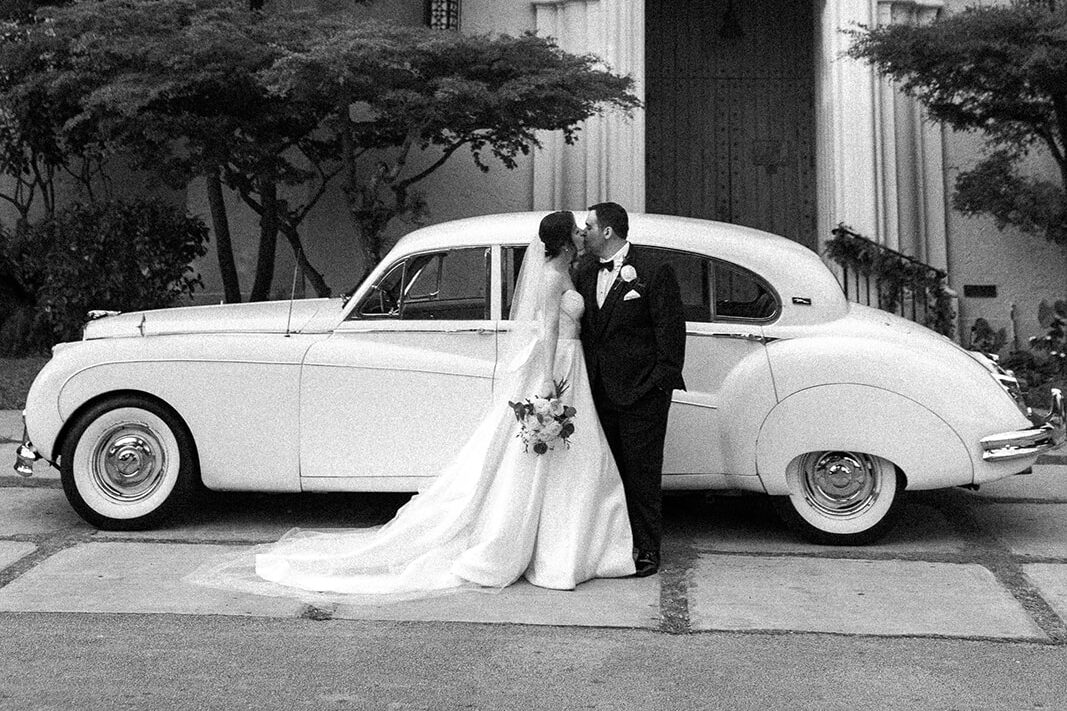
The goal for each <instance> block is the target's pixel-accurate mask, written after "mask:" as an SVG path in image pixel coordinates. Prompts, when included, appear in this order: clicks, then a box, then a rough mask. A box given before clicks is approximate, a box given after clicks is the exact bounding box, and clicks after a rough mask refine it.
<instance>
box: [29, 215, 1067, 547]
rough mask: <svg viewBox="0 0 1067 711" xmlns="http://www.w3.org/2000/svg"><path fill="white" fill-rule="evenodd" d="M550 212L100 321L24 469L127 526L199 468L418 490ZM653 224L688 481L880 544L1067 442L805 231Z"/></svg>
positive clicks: (285, 486)
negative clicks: (304, 286) (904, 505)
mask: <svg viewBox="0 0 1067 711" xmlns="http://www.w3.org/2000/svg"><path fill="white" fill-rule="evenodd" d="M543 214H544V213H522V214H510V215H494V216H486V217H477V218H472V219H466V220H458V221H455V222H449V223H446V224H440V225H435V226H432V227H426V228H423V229H420V230H417V231H415V232H412V233H411V234H409V235H407V236H406V237H404V238H403V239H401V240H400V241H399V243H398V244H397V245H396V247H395V248H394V249H393V250H392V251H391V252H390V253H389V254H388V256H387V257H386V258H385V259H384V260H383V261H382V263H381V264H380V265H378V267H377V268H376V269H375V270H374V271H373V273H372V274H370V276H369V277H368V278H367V279H366V281H365V282H364V283H363V284H362V285H360V286H359V287H358V288H357V289H356V290H355V292H354V293H353V294H352V297H351V298H350V299H343V298H333V299H308V300H299V301H294V302H288V301H281V302H272V303H253V304H239V305H223V306H200V307H188V308H175V309H166V310H159V311H147V312H138V313H126V314H121V315H110V316H107V317H105V318H100V319H98V320H94V321H91V322H89V323H88V325H87V326H86V328H85V333H84V338H83V340H81V341H78V342H76V343H64V344H60V345H57V346H56V347H55V348H54V350H53V357H52V359H51V361H50V362H49V363H48V364H47V365H46V366H45V368H44V369H43V370H42V371H41V373H40V375H39V376H38V377H37V379H36V380H35V381H34V383H33V386H32V388H31V390H30V393H29V397H28V400H27V405H26V410H25V413H24V415H25V421H26V428H27V436H26V438H25V443H24V445H23V446H22V447H21V448H20V450H19V451H20V455H19V456H20V460H19V462H18V463H17V465H16V469H19V470H20V471H21V472H22V473H26V472H27V471H30V472H32V466H30V465H31V463H32V460H33V459H35V458H37V457H41V458H44V459H46V460H48V461H49V462H51V463H52V464H53V465H55V466H57V467H58V468H59V470H60V472H61V475H62V481H63V489H64V491H65V492H66V495H67V497H68V499H69V501H70V503H71V505H72V506H73V507H74V509H75V510H76V511H77V512H78V513H79V514H80V515H81V516H82V517H83V518H85V519H86V520H87V521H89V522H90V523H92V524H94V525H95V526H98V527H100V528H106V529H136V528H144V527H149V526H154V525H156V524H158V523H159V522H160V521H161V520H162V519H163V518H164V517H165V516H167V515H169V514H172V513H174V512H175V511H178V510H181V509H182V508H183V506H184V505H185V504H186V503H187V501H188V499H189V497H190V496H191V495H192V494H193V492H194V490H195V488H196V486H197V485H198V483H202V484H203V485H204V486H205V487H207V488H208V489H216V490H240V491H274V492H298V491H314V492H328V491H415V490H417V489H418V488H420V487H422V486H423V485H424V484H425V483H426V482H427V481H428V480H429V478H431V477H433V476H434V475H435V473H436V472H437V471H438V469H439V467H441V465H442V464H443V463H445V462H447V461H448V460H449V459H450V458H451V457H452V456H453V454H454V453H455V452H456V451H457V450H458V448H459V447H460V445H461V444H462V443H463V442H464V440H465V439H466V437H467V436H468V434H469V433H470V432H471V431H472V429H473V426H474V424H475V423H476V422H477V420H478V419H479V418H481V417H482V416H483V415H484V414H485V408H486V407H487V405H488V403H489V402H490V400H491V396H492V392H493V386H494V373H495V370H496V368H497V362H496V354H497V339H498V334H499V333H501V331H502V330H505V329H507V328H508V326H509V322H508V321H507V319H506V314H508V312H509V311H508V307H509V297H510V295H511V289H512V288H513V282H514V276H515V274H516V273H517V270H518V265H519V263H520V261H521V258H522V254H523V250H524V248H525V245H526V244H528V243H529V241H530V239H531V238H532V237H533V236H534V235H536V233H537V226H538V223H539V221H540V219H541V217H542V216H543ZM630 224H631V228H630V239H631V240H632V241H633V242H634V243H636V244H638V245H642V247H643V250H642V253H643V254H644V255H645V256H646V258H647V257H649V256H651V255H653V254H654V255H656V256H657V257H658V258H660V259H662V260H666V261H669V262H670V263H671V264H673V266H674V270H675V273H676V274H677V276H678V281H679V283H680V286H681V291H682V299H683V303H684V306H685V310H686V320H687V323H686V331H687V334H688V339H687V343H686V359H685V371H684V377H685V381H686V384H687V385H688V388H689V389H688V390H687V391H684V392H683V391H675V393H674V398H673V406H672V407H671V411H670V425H669V430H668V435H667V445H666V453H665V461H664V475H663V487H664V488H665V489H705V490H734V491H738V490H740V491H745V492H759V493H764V494H769V495H771V496H774V497H779V498H778V499H777V501H778V504H779V506H778V509H779V510H780V511H781V512H782V513H783V514H784V517H785V519H786V520H787V522H788V523H789V524H790V525H792V526H793V527H794V528H796V529H797V530H798V531H799V532H800V533H801V534H802V535H804V536H806V537H807V538H809V539H810V540H814V541H817V542H822V543H831V544H856V543H866V542H869V541H872V540H874V539H876V538H878V537H879V536H881V535H882V534H884V533H885V531H886V530H888V528H889V527H890V525H891V524H892V522H893V520H894V518H895V515H896V514H897V513H898V512H899V509H900V503H901V493H902V490H903V489H905V488H908V489H933V488H939V487H950V486H960V485H977V484H982V483H984V482H990V481H994V480H997V479H1001V478H1003V477H1007V476H1011V475H1013V474H1019V473H1022V472H1025V471H1027V470H1029V468H1030V466H1031V465H1032V464H1033V463H1034V460H1035V459H1036V458H1037V456H1038V455H1039V454H1040V453H1041V452H1043V451H1045V450H1047V449H1050V448H1052V447H1053V446H1056V445H1057V444H1058V443H1059V442H1060V441H1061V440H1062V425H1063V401H1062V398H1061V397H1060V396H1059V393H1054V397H1053V402H1054V407H1053V410H1052V412H1051V413H1050V415H1049V417H1048V418H1047V420H1046V421H1044V422H1035V421H1032V420H1031V418H1029V417H1028V416H1027V414H1026V411H1025V407H1023V406H1022V405H1021V404H1020V403H1019V402H1018V398H1017V397H1013V392H1012V384H1013V382H1014V381H1013V379H1012V378H1011V377H1010V375H1008V374H1006V373H1004V371H1002V370H1000V369H999V368H998V367H997V366H996V365H995V363H993V362H992V361H990V360H988V359H986V358H984V357H982V356H979V355H977V354H972V353H968V352H967V351H964V350H963V349H962V348H960V347H959V346H957V345H956V344H954V343H953V342H951V341H950V340H948V339H946V338H944V337H942V336H940V335H938V334H936V333H934V332H932V331H930V330H928V329H926V328H924V327H922V326H919V325H917V324H915V323H912V322H910V321H906V320H903V319H901V318H897V317H895V316H893V315H890V314H888V313H885V312H882V311H878V310H875V309H871V308H867V307H863V306H859V305H857V304H853V303H849V302H848V301H847V300H846V299H845V297H844V295H843V293H842V290H841V288H840V286H839V285H838V282H837V281H836V279H835V277H834V275H833V274H832V273H831V272H830V270H829V269H827V267H826V266H825V265H824V264H823V262H822V261H821V260H820V259H819V257H818V256H817V255H816V254H815V253H813V252H812V251H810V250H808V249H806V248H805V247H802V246H800V245H798V244H796V243H794V242H792V241H790V240H787V239H785V238H782V237H777V236H774V235H770V234H767V233H764V232H760V231H757V230H753V229H748V228H744V227H739V226H736V225H730V224H722V223H715V222H708V221H704V220H695V219H687V218H680V217H668V216H659V215H639V214H635V215H632V216H631V223H630ZM1016 394H1017V393H1016ZM500 416H501V417H506V416H509V413H508V412H501V413H500ZM31 440H32V443H31Z"/></svg>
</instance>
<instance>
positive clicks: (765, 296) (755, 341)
mask: <svg viewBox="0 0 1067 711" xmlns="http://www.w3.org/2000/svg"><path fill="white" fill-rule="evenodd" d="M641 252H642V255H644V257H645V258H650V259H653V260H655V261H657V262H658V261H665V262H668V263H670V264H671V266H672V267H673V269H674V272H675V275H676V276H677V278H678V285H679V288H680V290H681V295H682V305H683V308H684V310H685V316H686V352H685V367H684V370H683V377H684V378H685V382H686V388H687V389H686V390H684V391H682V390H676V391H674V395H673V399H672V406H671V410H670V420H669V424H668V429H667V442H666V447H665V451H664V463H663V472H664V475H665V479H664V486H666V487H669V488H672V487H679V488H680V487H685V486H687V485H698V484H699V482H698V481H697V480H696V479H694V478H692V477H694V476H700V477H701V478H702V481H704V482H706V481H708V479H707V478H706V477H707V475H713V476H714V477H715V478H714V479H713V482H714V483H715V486H716V488H719V487H724V488H725V487H730V486H733V485H735V483H731V482H729V481H728V479H727V478H726V475H731V474H736V473H737V472H738V467H737V465H736V463H735V462H733V461H732V460H733V459H734V458H735V457H736V455H737V454H738V450H736V448H735V444H734V439H735V438H736V437H737V436H738V434H737V430H738V429H739V428H742V427H745V426H746V425H745V422H744V420H743V419H742V418H739V417H738V415H737V412H738V409H739V408H744V407H745V403H744V402H743V401H744V400H745V399H746V398H749V399H751V403H752V404H753V405H754V406H756V405H757V404H758V403H761V402H763V401H767V402H768V403H770V404H773V402H774V385H773V382H772V380H771V372H770V365H769V363H768V360H767V355H766V348H765V346H764V335H763V329H762V324H763V323H767V322H769V321H771V320H773V319H774V318H775V317H776V315H777V312H778V306H777V297H776V296H775V295H774V292H773V290H772V289H771V288H770V286H769V285H768V284H767V283H766V282H764V281H763V280H762V279H760V278H759V277H758V276H757V275H755V274H752V273H751V272H748V271H747V270H744V269H742V268H741V267H738V266H736V265H733V264H730V263H728V262H725V261H722V260H718V259H714V258H711V257H708V256H706V255H701V254H695V253H692V252H683V251H680V250H671V249H664V248H660V247H648V246H643V247H642V249H641ZM750 434H751V439H752V440H753V442H754V441H755V437H756V432H755V431H753V432H751V433H750ZM743 435H744V433H743V432H742V433H741V436H743ZM751 473H752V474H754V473H755V472H754V470H753V471H752V472H751ZM720 475H722V476H720ZM753 478H754V477H753ZM687 479H689V481H688V482H687ZM742 484H743V482H742Z"/></svg>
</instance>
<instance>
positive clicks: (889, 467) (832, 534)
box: [775, 451, 904, 546]
mask: <svg viewBox="0 0 1067 711" xmlns="http://www.w3.org/2000/svg"><path fill="white" fill-rule="evenodd" d="M786 477H787V480H788V483H789V491H790V494H789V496H782V497H777V498H776V501H775V504H776V508H777V509H778V513H779V515H780V516H781V517H782V519H783V520H784V521H785V523H786V524H787V525H788V526H789V527H790V528H792V529H793V530H794V531H796V532H797V533H799V534H800V535H801V536H803V537H804V538H806V539H807V540H809V541H811V542H813V543H819V544H822V545H837V546H842V545H844V546H850V545H853V546H854V545H865V544H867V543H872V542H874V541H876V540H878V539H879V538H881V537H882V536H884V535H885V534H886V533H887V532H888V531H889V530H890V529H891V528H892V527H893V525H894V524H895V523H896V519H897V518H898V516H899V514H900V510H901V498H902V497H901V493H902V492H903V490H904V480H903V476H902V475H901V474H900V473H899V472H898V471H897V468H896V467H895V466H894V465H893V463H892V462H890V461H889V460H887V459H883V458H881V457H876V456H873V455H870V454H864V453H862V452H846V451H833V452H830V451H824V452H809V453H807V454H804V455H802V456H800V457H798V458H797V459H795V460H793V462H792V463H790V465H789V469H788V471H787V472H786Z"/></svg>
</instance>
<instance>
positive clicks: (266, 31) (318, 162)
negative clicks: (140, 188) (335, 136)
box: [20, 0, 359, 301]
mask: <svg viewBox="0 0 1067 711" xmlns="http://www.w3.org/2000/svg"><path fill="white" fill-rule="evenodd" d="M356 1H357V2H358V1H359V0H356ZM319 25H320V18H319V17H318V16H316V15H315V14H313V13H308V12H288V13H277V14H271V15H268V14H265V13H262V12H250V11H248V10H246V9H245V7H244V5H243V4H241V3H238V2H234V1H227V0H144V1H143V2H137V3H129V2H124V1H122V0H103V1H102V2H93V3H79V4H76V5H74V6H71V7H66V8H60V9H56V10H51V11H50V15H49V18H48V22H47V25H46V26H44V27H41V28H38V29H37V31H36V32H33V33H31V35H30V38H29V40H28V41H27V43H26V44H28V45H29V46H30V49H29V51H28V53H29V54H30V56H33V50H35V49H36V50H37V52H38V53H39V54H40V55H47V56H49V57H50V62H49V64H48V66H47V67H45V68H43V69H42V70H38V71H36V72H31V73H26V72H23V73H22V75H21V76H22V79H21V82H20V84H22V85H26V84H29V83H34V84H36V85H41V86H43V87H44V92H43V93H44V94H45V95H50V93H54V92H57V91H58V90H59V88H60V87H62V86H64V85H67V84H72V83H73V84H75V85H77V86H78V87H80V88H81V90H82V95H81V96H80V97H79V101H78V109H79V111H78V112H77V113H76V115H74V116H73V117H70V118H68V119H67V120H66V122H65V123H64V130H65V131H66V132H73V131H80V132H81V133H84V134H86V135H91V136H96V137H97V138H98V140H99V141H100V142H101V143H102V144H103V145H106V146H107V147H108V148H109V149H110V150H111V151H114V152H121V153H122V154H124V155H126V156H127V157H131V158H133V159H134V161H135V165H137V166H140V167H143V168H147V169H149V170H152V171H153V172H154V173H155V174H156V175H157V176H159V177H160V178H162V179H163V180H164V181H165V182H166V183H167V184H169V185H171V186H173V187H184V186H185V185H186V184H187V183H188V182H189V181H190V180H191V179H193V178H196V177H202V178H203V179H204V181H205V185H206V189H207V198H208V204H209V206H210V210H211V216H212V222H213V225H214V228H215V230H214V231H215V238H216V252H217V256H218V260H219V267H220V272H221V274H222V278H223V286H224V291H225V294H226V300H227V301H240V299H241V291H240V284H239V282H238V276H237V270H236V265H235V262H234V258H233V250H232V246H231V241H230V230H229V223H228V218H227V214H226V206H225V201H224V192H223V187H224V186H225V187H228V188H230V189H232V190H234V191H236V192H237V194H238V195H239V196H240V197H241V198H242V200H243V201H244V202H245V203H246V204H247V205H248V206H249V207H250V208H251V209H253V210H254V211H255V212H256V213H257V214H258V215H259V216H260V244H259V258H258V260H257V269H256V274H255V281H254V283H253V286H252V289H251V293H250V299H251V300H259V299H264V298H267V296H268V295H269V290H270V283H271V279H272V277H273V274H274V253H275V246H276V240H277V235H278V233H279V231H280V232H281V233H282V234H283V235H284V236H285V237H286V239H287V241H288V242H289V243H290V245H291V247H292V249H293V252H294V254H295V255H296V258H297V261H298V263H299V264H300V266H301V268H302V271H303V272H304V275H305V277H307V278H308V279H309V281H310V282H311V283H312V285H313V287H314V288H315V290H316V292H317V293H319V294H320V295H326V294H328V293H329V289H328V287H327V286H326V284H325V281H324V280H323V278H322V276H321V274H319V272H318V271H317V270H316V269H315V268H314V267H313V266H312V265H311V264H310V263H309V262H308V260H307V258H306V256H305V254H304V249H303V245H302V242H301V237H300V234H299V231H298V229H299V225H300V222H301V221H302V220H303V219H304V218H305V217H306V216H307V214H308V213H309V212H310V210H311V208H312V207H314V204H315V203H316V202H317V201H318V200H319V198H321V196H322V195H323V193H324V191H325V187H326V185H327V184H328V183H329V181H330V179H331V178H332V173H331V171H330V170H329V169H328V168H327V167H326V166H324V164H323V160H324V154H323V151H322V150H321V149H320V148H319V144H320V141H319V140H318V139H317V138H316V137H315V136H314V135H312V133H313V132H314V131H315V130H316V129H317V127H318V125H319V123H320V120H321V116H322V111H321V110H320V109H318V108H317V107H315V106H312V105H309V104H306V103H301V102H296V101H292V100H289V99H287V98H281V97H276V96H272V95H270V94H268V92H267V91H266V89H265V87H264V86H263V85H262V84H261V83H260V82H259V81H258V79H257V72H259V71H261V70H263V69H265V68H268V67H270V66H271V65H272V63H273V62H274V61H275V60H276V59H277V58H278V57H279V56H280V53H281V51H282V47H284V46H289V47H292V48H300V47H301V46H302V44H301V43H303V42H306V41H307V39H308V37H309V36H310V35H312V34H314V33H317V32H320V31H321V28H320V26H319ZM332 172H333V173H335V172H336V169H334V170H333V171H332ZM310 181H318V183H319V185H318V189H317V190H313V191H312V197H311V199H310V200H308V201H306V202H304V203H303V204H297V205H290V204H288V203H287V202H286V201H285V200H283V199H280V198H279V197H278V190H279V186H283V185H304V184H306V183H308V182H310Z"/></svg>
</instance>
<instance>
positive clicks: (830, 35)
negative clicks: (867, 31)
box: [815, 0, 883, 241]
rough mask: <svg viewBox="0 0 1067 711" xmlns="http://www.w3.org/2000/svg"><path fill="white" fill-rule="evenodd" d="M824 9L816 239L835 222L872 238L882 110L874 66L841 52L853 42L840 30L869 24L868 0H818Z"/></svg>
mask: <svg viewBox="0 0 1067 711" xmlns="http://www.w3.org/2000/svg"><path fill="white" fill-rule="evenodd" d="M816 2H821V3H822V6H821V9H822V12H821V15H820V21H819V27H818V28H817V29H818V34H819V37H818V52H817V56H816V63H817V66H816V77H817V82H816V96H815V101H816V125H817V126H818V133H817V136H816V142H817V155H818V160H817V165H816V181H817V191H818V196H819V210H818V212H819V218H818V232H819V239H820V241H821V240H825V239H829V236H830V230H831V229H833V227H834V226H835V225H837V223H839V222H844V223H846V224H848V225H850V226H851V227H852V228H853V229H854V230H856V231H858V232H860V233H862V234H865V235H869V236H871V237H872V238H874V237H875V236H876V235H878V234H879V228H880V224H881V219H880V217H881V215H880V211H879V205H880V203H881V200H880V199H879V198H880V196H881V195H882V193H883V190H882V187H881V186H880V185H879V182H878V177H877V176H878V170H877V168H878V156H877V151H876V148H877V145H876V135H877V133H878V131H879V126H880V118H881V117H880V116H879V115H878V114H877V112H876V109H877V107H879V105H880V104H879V102H878V101H877V100H876V94H877V92H878V88H877V86H876V84H875V77H874V72H873V71H872V69H871V68H870V67H869V66H867V65H866V64H863V63H861V62H858V61H856V60H853V59H849V58H847V57H844V56H842V55H843V53H844V52H845V50H847V49H848V46H849V44H850V42H851V40H850V39H849V37H848V35H846V34H844V33H843V30H845V29H849V28H851V27H854V26H855V25H856V24H864V25H872V24H873V23H874V19H875V14H874V13H875V9H876V8H875V6H874V3H873V2H872V0H816Z"/></svg>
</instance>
